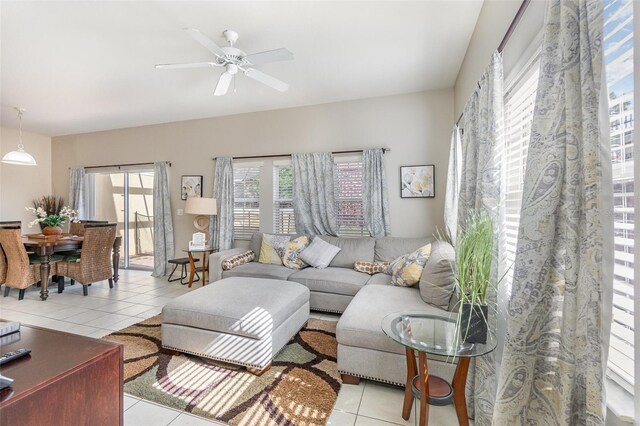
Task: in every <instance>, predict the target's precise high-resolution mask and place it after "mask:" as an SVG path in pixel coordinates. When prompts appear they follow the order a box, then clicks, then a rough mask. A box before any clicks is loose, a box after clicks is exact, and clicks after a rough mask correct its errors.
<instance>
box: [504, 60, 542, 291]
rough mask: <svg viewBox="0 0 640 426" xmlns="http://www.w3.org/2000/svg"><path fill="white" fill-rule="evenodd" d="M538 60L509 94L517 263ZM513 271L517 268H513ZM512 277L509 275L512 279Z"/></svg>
mask: <svg viewBox="0 0 640 426" xmlns="http://www.w3.org/2000/svg"><path fill="white" fill-rule="evenodd" d="M538 75H539V72H538V61H537V60H536V61H534V62H533V64H532V65H531V66H530V67H529V68H528V70H525V72H523V73H522V76H521V77H520V78H519V79H517V80H516V81H515V83H514V84H513V85H512V87H511V88H510V89H509V90H508V91H507V93H506V94H505V126H506V127H505V131H506V132H505V134H506V141H507V142H506V180H507V187H506V200H505V202H506V239H507V261H508V265H513V263H514V262H515V257H516V243H517V240H518V228H519V225H520V204H521V203H522V186H523V183H524V172H525V165H526V163H527V149H528V147H529V136H530V134H531V122H532V119H533V108H534V105H535V101H536V89H537V87H538ZM509 273H510V274H513V268H511V269H510V270H509ZM510 280H511V277H509V281H510Z"/></svg>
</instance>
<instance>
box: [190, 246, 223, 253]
mask: <svg viewBox="0 0 640 426" xmlns="http://www.w3.org/2000/svg"><path fill="white" fill-rule="evenodd" d="M182 251H184V252H192V253H201V252H203V251H217V250H216V249H215V248H213V247H211V246H204V247H191V248H188V249H183V250H182Z"/></svg>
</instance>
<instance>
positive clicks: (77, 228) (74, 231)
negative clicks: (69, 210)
mask: <svg viewBox="0 0 640 426" xmlns="http://www.w3.org/2000/svg"><path fill="white" fill-rule="evenodd" d="M94 223H109V222H108V221H106V220H79V221H78V222H71V224H70V225H69V233H70V234H71V235H77V236H79V237H81V236H83V235H84V228H85V225H87V224H94Z"/></svg>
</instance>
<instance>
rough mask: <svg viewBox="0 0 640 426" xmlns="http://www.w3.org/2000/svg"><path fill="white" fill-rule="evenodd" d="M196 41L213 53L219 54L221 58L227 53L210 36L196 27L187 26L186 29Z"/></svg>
mask: <svg viewBox="0 0 640 426" xmlns="http://www.w3.org/2000/svg"><path fill="white" fill-rule="evenodd" d="M184 30H185V31H186V32H187V33H189V35H190V36H191V37H193V39H194V40H195V41H197V42H198V43H200V44H201V45H203V46H204V47H206V48H207V49H208V50H209V51H210V52H211V53H213V54H214V55H216V56H218V57H219V58H224V56H225V53H224V50H222V49H221V48H220V46H218V45H217V44H215V43H214V42H213V40H211V39H210V38H209V37H207V36H206V35H204V34H202V33H201V32H200V31H199V30H196V29H195V28H185V29H184Z"/></svg>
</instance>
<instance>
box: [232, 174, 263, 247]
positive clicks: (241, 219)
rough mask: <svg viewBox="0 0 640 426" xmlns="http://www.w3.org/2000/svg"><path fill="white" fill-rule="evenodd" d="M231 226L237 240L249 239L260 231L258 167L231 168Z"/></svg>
mask: <svg viewBox="0 0 640 426" xmlns="http://www.w3.org/2000/svg"><path fill="white" fill-rule="evenodd" d="M233 190H234V208H233V226H234V237H235V239H237V240H248V239H251V235H252V234H253V233H254V232H258V231H260V167H259V166H243V165H234V167H233Z"/></svg>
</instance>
